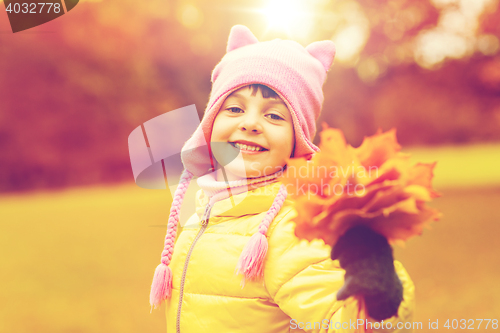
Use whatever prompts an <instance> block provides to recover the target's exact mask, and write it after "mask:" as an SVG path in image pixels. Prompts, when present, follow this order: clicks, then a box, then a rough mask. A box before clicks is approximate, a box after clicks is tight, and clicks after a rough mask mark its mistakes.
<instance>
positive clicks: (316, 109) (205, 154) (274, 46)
mask: <svg viewBox="0 0 500 333" xmlns="http://www.w3.org/2000/svg"><path fill="white" fill-rule="evenodd" d="M334 56H335V45H334V44H333V42H332V41H330V40H325V41H319V42H314V43H311V44H310V45H308V46H307V47H305V48H304V47H303V46H301V45H300V44H299V43H297V42H294V41H291V40H281V39H275V40H272V41H266V42H259V41H258V40H257V38H256V37H255V36H254V35H253V34H252V32H251V31H250V30H249V29H248V28H247V27H245V26H243V25H235V26H234V27H233V28H232V29H231V32H230V34H229V40H228V43H227V49H226V54H225V55H224V57H223V58H222V60H221V61H220V62H219V64H217V66H216V67H215V69H214V71H213V72H212V92H211V93H210V100H209V102H208V105H207V108H206V110H205V115H204V116H203V119H202V121H201V123H200V125H199V126H198V128H197V129H196V131H195V132H194V134H193V135H192V137H191V138H190V139H189V140H188V141H187V142H186V144H185V145H184V147H183V149H182V154H181V156H182V162H183V164H184V167H185V168H186V169H188V170H189V171H191V172H192V173H193V174H194V175H195V176H198V177H199V176H202V175H204V174H206V173H207V171H208V170H209V169H210V168H213V167H214V161H213V160H212V159H211V156H212V155H211V153H210V145H209V144H210V138H211V135H212V126H213V123H214V120H215V117H216V116H217V113H218V112H219V109H220V107H221V106H222V104H223V103H224V100H225V99H226V97H227V96H228V95H229V94H231V93H232V92H233V91H235V90H237V89H238V88H241V87H243V86H246V85H250V84H254V83H256V84H263V85H266V86H268V87H269V88H271V89H273V90H274V91H276V92H277V93H278V94H279V95H280V97H281V99H282V100H283V101H284V102H285V103H286V105H287V107H288V109H289V110H290V113H291V115H292V121H293V126H294V131H295V140H296V142H295V150H294V155H293V156H294V157H307V158H309V157H310V156H312V154H313V153H314V152H316V151H318V150H319V149H318V147H316V146H315V145H314V144H313V143H312V139H313V138H314V135H315V134H316V120H317V119H318V117H319V114H320V112H321V106H322V104H323V99H324V97H323V90H322V87H323V83H324V81H325V78H326V73H327V71H328V70H329V69H330V66H331V64H332V62H333V58H334Z"/></svg>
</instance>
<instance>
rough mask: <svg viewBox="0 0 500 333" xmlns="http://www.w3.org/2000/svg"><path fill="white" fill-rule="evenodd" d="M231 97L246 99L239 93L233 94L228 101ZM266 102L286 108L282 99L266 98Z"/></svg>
mask: <svg viewBox="0 0 500 333" xmlns="http://www.w3.org/2000/svg"><path fill="white" fill-rule="evenodd" d="M231 97H235V98H238V99H245V98H246V97H245V96H243V95H241V94H239V93H233V94H231V95H230V96H228V97H227V99H229V98H231ZM265 100H266V103H272V104H283V105H284V106H286V104H285V102H283V100H282V99H281V98H279V99H278V98H265Z"/></svg>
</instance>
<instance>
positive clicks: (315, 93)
mask: <svg viewBox="0 0 500 333" xmlns="http://www.w3.org/2000/svg"><path fill="white" fill-rule="evenodd" d="M334 55H335V47H334V45H333V43H332V42H331V41H321V42H315V43H312V44H310V45H309V46H307V47H306V48H304V47H302V46H301V45H299V44H298V43H296V42H293V41H289V40H279V39H275V40H273V41H267V42H259V41H258V40H257V39H256V38H255V36H254V35H253V34H252V33H251V32H250V30H249V29H248V28H246V27H244V26H240V25H239V26H234V27H233V28H232V29H231V33H230V35H229V41H228V45H227V53H226V55H225V56H224V57H223V58H222V60H221V62H220V63H219V64H218V65H217V66H216V67H215V69H214V71H213V73H212V83H213V86H212V91H211V95H210V100H209V103H208V106H207V109H206V111H205V115H204V117H203V119H202V121H201V124H200V125H199V127H198V128H197V129H196V131H195V133H194V134H193V135H192V136H191V138H190V139H189V140H188V141H187V142H186V144H185V145H184V148H183V151H182V162H183V164H184V168H185V169H184V172H183V174H182V176H181V181H180V183H179V186H178V188H177V190H176V192H175V194H174V200H173V204H172V208H171V212H170V217H169V221H168V229H167V236H166V239H165V248H164V251H163V252H162V257H161V264H160V265H159V266H158V267H157V269H156V272H155V277H154V280H153V285H152V290H151V299H150V301H151V305H152V306H155V307H156V306H159V305H160V304H161V303H162V302H163V300H166V315H167V332H169V333H170V332H171V333H173V332H177V333H179V332H182V333H190V332H216V333H220V332H249V333H250V332H251V333H254V332H257V333H271V332H272V333H274V332H280V333H282V332H291V331H294V332H295V331H296V332H304V331H306V332H362V331H365V329H367V328H368V330H370V329H371V328H373V330H374V331H391V332H392V331H397V332H403V331H405V332H406V331H408V330H405V329H404V323H405V322H407V321H409V320H410V319H411V315H412V311H413V284H412V282H411V280H410V278H409V276H408V274H407V273H406V271H405V270H404V268H403V267H402V265H401V264H400V263H399V262H397V261H396V262H395V261H393V257H392V249H391V248H390V246H389V245H388V244H387V240H386V239H385V238H384V237H382V236H380V235H378V234H375V233H374V232H372V231H371V230H368V229H363V228H353V229H351V230H349V231H348V232H347V233H346V234H345V235H344V236H342V237H341V238H340V239H339V241H338V242H337V244H336V245H335V247H334V249H333V251H332V249H331V248H330V247H328V246H326V245H325V244H324V243H323V242H322V241H319V240H318V241H313V242H307V241H304V240H299V239H298V238H297V237H296V236H295V234H294V227H295V226H294V223H293V220H294V217H295V216H297V212H296V210H295V209H294V205H293V201H291V200H290V199H288V198H287V188H286V187H285V186H284V185H283V184H281V183H280V182H279V180H278V176H279V175H280V173H281V172H282V171H283V170H284V169H285V168H286V163H287V159H288V158H290V157H306V158H310V157H311V156H312V154H314V153H315V152H317V151H318V150H319V149H318V148H317V147H316V146H315V145H314V144H313V143H312V138H313V137H314V135H315V132H316V125H315V122H316V120H317V118H318V116H319V114H320V111H321V106H322V103H323V92H322V86H323V83H324V81H325V78H326V73H327V72H328V70H329V68H330V66H331V64H332V62H333V58H334ZM207 143H210V144H207ZM194 176H196V177H198V179H197V182H198V185H199V186H200V187H201V190H200V191H198V193H197V199H196V205H197V206H196V207H197V208H196V213H195V214H194V215H193V216H191V218H190V219H189V220H188V221H187V223H186V227H185V228H184V229H183V230H182V232H180V233H179V235H177V228H178V226H177V224H178V220H179V211H180V208H181V204H182V200H183V197H184V194H185V192H186V189H187V187H188V185H189V183H190V181H191V179H192V178H193V177H194ZM290 190H291V189H290ZM193 225H194V226H196V227H194V228H193V227H188V226H193ZM177 236H178V237H177ZM332 259H338V260H332ZM344 278H345V279H344ZM344 280H345V283H344ZM350 296H356V297H350ZM362 303H364V304H362ZM365 308H366V309H367V312H368V314H367V315H366V316H365V315H364V314H363V310H362V309H365ZM389 325H390V327H389Z"/></svg>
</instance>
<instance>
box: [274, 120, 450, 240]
mask: <svg viewBox="0 0 500 333" xmlns="http://www.w3.org/2000/svg"><path fill="white" fill-rule="evenodd" d="M320 136H321V143H320V145H319V147H320V150H321V151H320V152H318V153H316V154H315V155H314V156H313V158H312V159H311V160H309V161H308V160H306V159H305V158H297V159H291V160H289V162H288V167H287V171H286V172H284V175H283V177H282V181H283V183H284V184H285V185H286V186H287V190H288V192H289V195H290V196H291V197H292V198H293V200H295V203H296V209H297V212H298V216H297V217H296V219H295V222H296V224H297V225H296V229H295V233H296V235H297V237H299V238H304V239H307V240H312V239H315V238H319V239H323V240H324V241H325V243H326V244H329V245H332V246H333V245H334V244H335V242H336V241H337V239H338V238H339V237H340V236H342V235H343V234H344V233H345V232H346V231H347V230H348V229H350V228H351V227H353V226H355V225H359V224H364V225H367V226H369V227H370V228H372V229H373V230H374V231H375V232H378V233H380V234H382V235H384V236H385V237H386V238H387V239H388V241H389V242H390V243H400V244H402V243H404V241H406V240H407V239H408V238H410V237H412V236H415V235H420V234H421V233H422V230H423V228H424V227H426V226H427V225H428V224H429V223H431V222H432V221H434V220H438V219H439V217H440V213H439V212H438V211H437V210H435V209H432V208H430V207H428V206H427V205H426V203H427V202H429V201H431V200H432V199H433V198H435V197H438V196H439V194H438V193H437V192H435V191H434V190H433V189H432V184H431V180H432V177H433V169H434V167H435V165H436V163H435V162H434V163H430V164H426V163H416V164H412V163H411V162H410V155H408V154H404V153H401V152H400V151H399V150H400V149H401V146H400V145H399V144H398V142H397V140H396V132H395V130H390V131H388V132H385V133H382V132H381V131H380V130H379V132H378V133H376V134H375V135H373V136H370V137H366V138H365V139H364V140H363V143H362V144H361V146H359V147H358V148H353V147H352V146H350V145H347V144H346V141H345V138H344V135H343V134H342V132H341V131H340V130H337V129H333V128H328V127H327V126H326V125H323V131H322V132H321V133H320ZM297 170H298V171H299V172H298V175H297V172H296V171H297ZM304 189H306V190H304Z"/></svg>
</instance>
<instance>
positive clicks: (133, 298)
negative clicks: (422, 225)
mask: <svg viewBox="0 0 500 333" xmlns="http://www.w3.org/2000/svg"><path fill="white" fill-rule="evenodd" d="M478 151H481V152H482V153H481V154H477V152H478ZM412 152H413V153H414V156H415V157H417V159H418V160H423V161H430V160H433V159H436V157H437V159H438V160H439V161H440V164H439V165H438V168H437V169H436V187H437V189H438V190H439V191H440V192H441V193H442V194H443V196H442V197H441V198H439V199H437V200H436V201H435V202H434V203H433V206H434V207H436V208H438V209H440V210H441V211H442V213H443V218H442V220H441V221H439V222H437V223H434V224H433V229H432V230H427V231H425V232H424V234H423V236H422V237H418V238H414V239H412V240H410V241H409V242H408V243H407V244H406V247H405V248H397V249H396V258H397V259H399V260H401V261H402V262H403V264H404V265H405V267H406V268H407V270H408V271H409V273H410V275H411V276H412V278H413V280H414V282H415V285H416V294H417V312H416V316H415V318H414V320H415V321H420V322H422V323H423V327H424V329H423V330H419V331H428V329H427V325H428V322H429V320H431V321H433V322H434V321H436V320H439V325H440V327H441V329H440V330H439V331H448V330H447V329H443V328H442V326H443V325H444V323H445V321H446V320H447V319H488V318H489V319H493V318H496V319H500V286H499V285H498V281H500V265H499V254H500V242H499V240H498V237H499V235H500V224H499V221H500V213H499V212H498V206H499V203H500V165H499V164H500V157H499V155H498V154H499V152H500V146H499V145H496V146H495V145H487V146H474V147H472V148H470V149H468V148H450V147H448V148H439V149H438V148H436V149H414V150H412ZM474 154H475V155H474ZM457 161H460V163H459V164H457ZM483 163H487V165H484V164H483ZM481 166H482V167H481ZM459 168H460V169H459ZM478 168H479V169H478ZM460 170H462V171H464V172H463V175H462V177H458V176H457V175H459V174H460V172H458V171H460ZM465 171H466V172H465ZM474 173H476V175H474ZM453 174H455V176H453ZM474 183H475V184H476V185H474ZM191 194H192V193H191ZM188 195H189V193H188ZM169 198H170V197H169V195H168V194H167V192H166V191H153V190H145V189H141V188H139V187H137V186H136V185H134V184H130V183H129V184H123V185H119V186H108V187H99V186H94V187H88V188H82V187H80V188H73V189H67V190H63V191H53V192H47V191H45V192H28V193H25V194H16V195H3V196H0V212H1V215H0V223H1V224H0V225H1V233H0V253H1V254H0V258H1V259H0V263H1V264H0V265H1V269H0V281H1V282H0V300H1V302H0V332H6V333H28V332H29V333H32V332H50V333H59V332H61V333H62V332H65V333H66V332H67V333H87V332H89V333H90V332H92V333H93V332H107V333H111V332H119V333H129V332H130V333H132V332H134V333H136V332H141V333H142V332H151V333H152V332H164V331H165V322H164V313H163V308H162V309H160V310H156V311H154V312H153V313H152V314H150V313H149V310H150V309H149V304H148V296H149V286H150V282H151V278H152V273H153V271H154V268H155V267H156V265H157V264H158V262H159V256H160V252H161V248H162V240H163V237H164V234H165V224H166V220H167V216H168V208H169V200H170V199H169ZM477 323H478V322H476V326H477ZM483 328H484V323H483V327H481V329H480V331H482V332H494V331H496V330H492V329H491V325H490V328H489V329H488V330H485V329H483Z"/></svg>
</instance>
